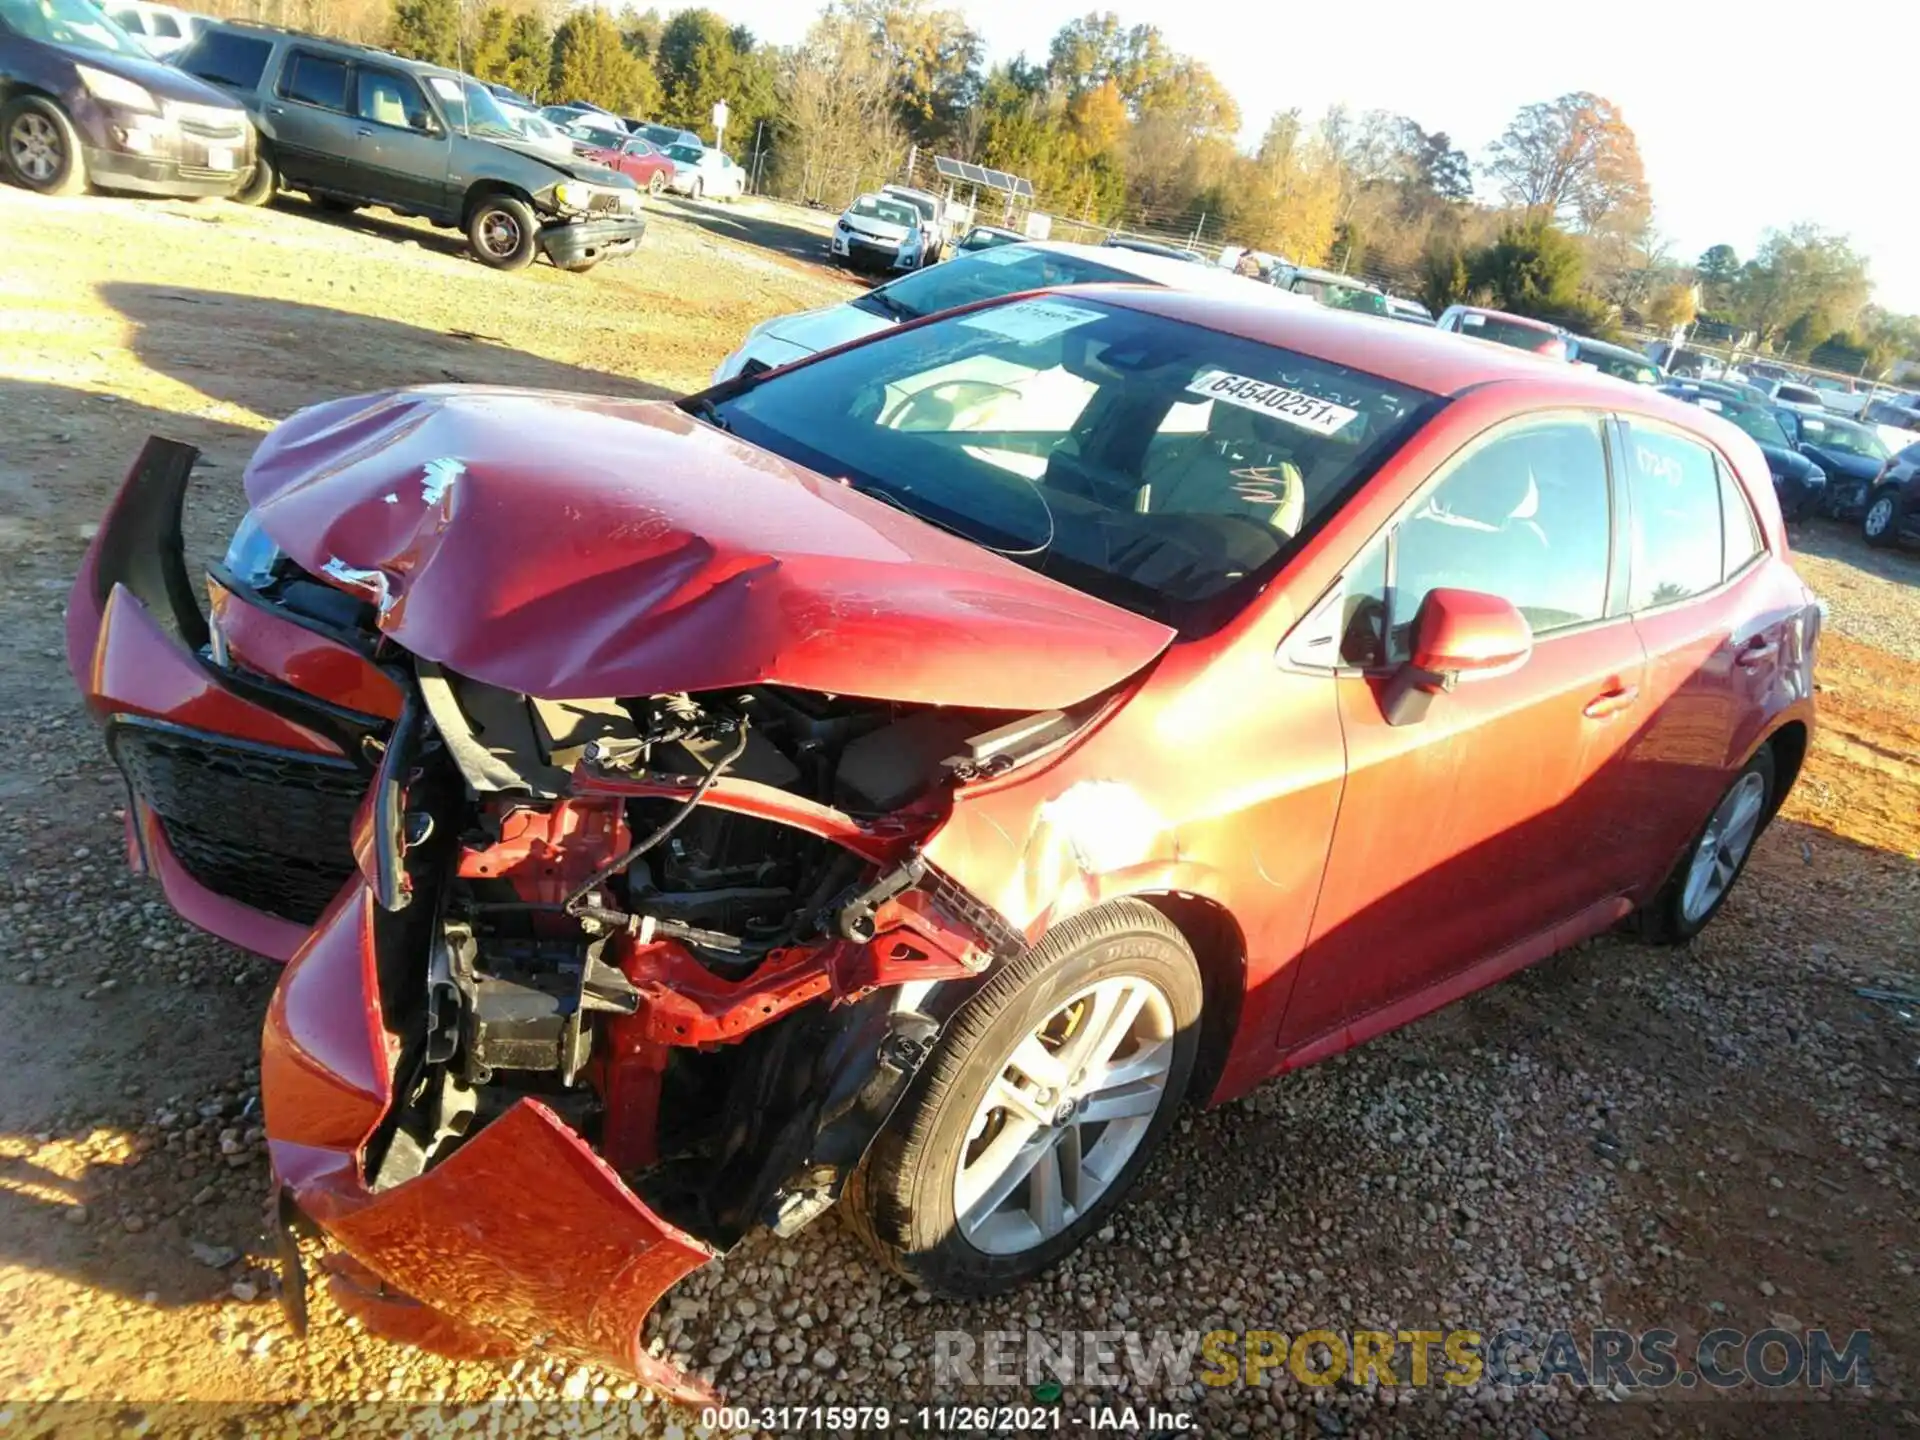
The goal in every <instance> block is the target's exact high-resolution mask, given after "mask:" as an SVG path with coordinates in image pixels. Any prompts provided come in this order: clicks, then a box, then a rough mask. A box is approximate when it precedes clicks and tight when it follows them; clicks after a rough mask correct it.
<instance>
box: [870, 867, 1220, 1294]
mask: <svg viewBox="0 0 1920 1440" xmlns="http://www.w3.org/2000/svg"><path fill="white" fill-rule="evenodd" d="M1200 1006H1201V982H1200V970H1199V966H1198V965H1197V964H1196V963H1195V961H1194V957H1193V951H1192V950H1191V949H1190V948H1189V947H1188V945H1187V942H1186V941H1185V939H1184V938H1182V936H1181V934H1180V932H1179V931H1178V930H1177V929H1176V928H1175V927H1174V926H1173V924H1172V922H1171V921H1169V920H1168V919H1167V918H1166V917H1165V916H1164V915H1162V914H1161V913H1160V912H1159V911H1157V910H1155V909H1154V908H1153V907H1152V906H1150V905H1147V904H1145V903H1143V902H1141V901H1137V900H1123V901H1120V902H1117V903H1115V904H1113V905H1109V906H1103V907H1102V908H1101V909H1099V910H1098V911H1095V912H1092V913H1090V914H1087V915H1082V916H1076V917H1075V918H1073V919H1071V920H1068V921H1065V922H1063V923H1062V924H1060V925H1058V926H1056V927H1055V928H1054V929H1053V930H1051V931H1049V932H1048V934H1047V937H1046V939H1045V940H1043V941H1042V942H1041V943H1040V944H1039V945H1038V946H1036V947H1035V948H1034V949H1033V950H1031V951H1029V952H1028V953H1027V954H1025V955H1023V956H1021V957H1020V958H1019V959H1018V960H1016V961H1014V962H1013V963H1012V964H1011V965H1009V966H1008V967H1007V968H1006V969H1004V970H1003V971H1001V972H1000V973H999V974H997V975H995V976H993V977H992V978H991V979H989V980H988V981H987V982H986V984H985V985H984V986H983V987H982V988H981V990H980V991H979V993H978V994H976V995H974V996H973V997H972V998H971V999H969V1000H968V1001H967V1003H966V1004H965V1006H964V1007H963V1008H962V1009H961V1010H960V1012H959V1013H958V1014H957V1015H956V1016H955V1017H954V1019H953V1020H952V1022H951V1023H950V1024H949V1025H948V1027H947V1031H946V1033H945V1034H944V1035H943V1036H942V1037H941V1040H940V1044H939V1046H938V1048H937V1049H936V1050H935V1052H934V1054H933V1056H932V1058H931V1059H930V1060H929V1061H928V1062H927V1065H926V1067H925V1069H923V1070H922V1071H921V1073H920V1075H919V1077H918V1078H917V1079H916V1080H915V1082H914V1085H913V1088H912V1089H911V1090H910V1091H909V1092H908V1094H907V1098H906V1099H905V1100H904V1101H902V1103H901V1105H900V1108H899V1109H898V1110H897V1111H896V1112H895V1113H894V1115H893V1117H892V1119H891V1120H889V1121H888V1123H887V1127H886V1128H885V1129H884V1130H883V1131H882V1132H881V1134H880V1136H879V1137H878V1138H877V1139H876V1140H875V1141H874V1145H873V1148H872V1150H870V1151H869V1152H868V1154H867V1158H866V1160H865V1162H864V1163H863V1164H862V1165H861V1167H860V1169H859V1170H858V1171H856V1172H855V1174H854V1177H853V1181H852V1184H851V1185H850V1186H849V1187H848V1196H847V1199H848V1204H847V1207H846V1210H847V1218H848V1221H849V1223H850V1224H851V1225H852V1227H853V1229H854V1230H855V1231H856V1232H857V1233H859V1234H860V1235H861V1236H862V1238H864V1239H865V1240H866V1241H867V1243H868V1244H869V1245H870V1246H872V1248H873V1249H874V1250H875V1251H876V1253H877V1254H878V1255H879V1256H880V1258H881V1259H882V1260H883V1261H885V1262H886V1263H887V1264H888V1265H889V1266H891V1267H892V1268H893V1269H894V1270H895V1271H897V1272H899V1273H900V1274H902V1275H904V1276H906V1277H907V1278H909V1279H911V1280H914V1281H916V1282H917V1283H919V1284H921V1285H923V1286H925V1287H926V1288H928V1289H930V1290H934V1291H937V1292H939V1293H941V1294H946V1295H955V1296H975V1295H985V1294H991V1293H993V1292H995V1291H999V1290H1004V1289H1006V1288H1008V1287H1009V1286H1012V1285H1017V1284H1019V1283H1020V1282H1022V1281H1024V1280H1027V1279H1030V1278H1032V1277H1033V1276H1035V1275H1037V1274H1039V1273H1040V1272H1041V1271H1042V1270H1044V1269H1046V1268H1047V1267H1048V1266H1049V1265H1052V1264H1053V1263H1054V1262H1055V1261H1057V1260H1059V1259H1061V1258H1062V1257H1063V1256H1065V1255H1067V1254H1068V1253H1069V1252H1071V1251H1072V1250H1074V1249H1075V1248H1077V1247H1078V1246H1079V1245H1080V1244H1081V1243H1082V1242H1083V1241H1084V1240H1085V1239H1086V1237H1087V1236H1088V1235H1090V1234H1091V1233H1092V1232H1093V1231H1094V1230H1095V1229H1097V1228H1098V1227H1099V1226H1100V1225H1101V1224H1102V1223H1103V1222H1104V1220H1105V1218H1106V1217H1107V1216H1108V1215H1109V1214H1111V1213H1112V1212H1113V1211H1114V1209H1115V1208H1116V1207H1118V1205H1119V1204H1120V1202H1121V1200H1122V1199H1123V1198H1124V1196H1125V1195H1126V1192H1127V1190H1128V1189H1129V1188H1130V1187H1131V1186H1132V1184H1133V1182H1134V1180H1135V1179H1136V1177H1137V1176H1138V1175H1139V1172H1140V1170H1141V1167H1142V1166H1144V1165H1145V1164H1146V1161H1147V1158H1148V1156H1150V1155H1151V1154H1152V1153H1153V1152H1154V1150H1155V1149H1156V1148H1158V1146H1159V1145H1160V1143H1161V1141H1162V1140H1163V1139H1164V1138H1165V1136H1166V1132H1167V1129H1168V1128H1169V1127H1170V1126H1171V1125H1172V1124H1173V1121H1174V1117H1175V1115H1176V1113H1177V1112H1178V1110H1179V1108H1180V1100H1181V1096H1182V1095H1183V1093H1184V1092H1185V1090H1186V1086H1187V1080H1188V1078H1189V1076H1190V1075H1191V1074H1192V1071H1193V1063H1194V1056H1195V1053H1196V1051H1197V1050H1198V1048H1199V1033H1200V1031H1199V1023H1200Z"/></svg>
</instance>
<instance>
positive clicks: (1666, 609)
mask: <svg viewBox="0 0 1920 1440" xmlns="http://www.w3.org/2000/svg"><path fill="white" fill-rule="evenodd" d="M1619 434H1620V437H1621V441H1620V449H1621V454H1622V457H1623V461H1624V463H1623V464H1622V466H1621V472H1622V475H1623V477H1624V479H1625V482H1626V484H1625V491H1626V504H1627V510H1628V523H1627V528H1628V534H1629V536H1630V542H1629V545H1628V554H1627V562H1628V571H1629V582H1628V601H1629V604H1630V606H1631V608H1632V610H1633V617H1634V627H1635V629H1636V630H1637V631H1638V632H1639V634H1640V638H1641V641H1642V643H1643V644H1644V645H1645V646H1646V650H1647V687H1646V701H1647V723H1646V724H1645V726H1644V727H1643V728H1642V729H1641V731H1640V732H1639V734H1638V736H1637V737H1636V739H1635V742H1634V749H1633V755H1632V762H1633V767H1634V769H1635V772H1636V774H1637V776H1638V780H1637V783H1638V785H1639V787H1640V789H1641V791H1642V793H1643V794H1644V796H1645V797H1646V804H1645V805H1644V806H1643V807H1641V808H1640V809H1639V810H1638V812H1637V816H1636V827H1635V829H1636V836H1635V842H1634V849H1635V852H1636V853H1637V854H1639V855H1640V856H1641V857H1642V858H1643V865H1644V867H1645V870H1644V874H1643V877H1642V883H1643V886H1644V887H1645V888H1651V886H1653V885H1654V884H1657V883H1658V881H1659V880H1660V878H1661V877H1662V876H1663V875H1664V874H1665V873H1666V870H1667V868H1668V866H1669V865H1670V864H1671V862H1672V860H1673V858H1674V857H1675V855H1677V854H1678V853H1679V851H1680V849H1681V847H1682V846H1684V845H1685V844H1686V843H1687V842H1688V841H1689V840H1691V839H1692V837H1693V834H1694V832H1695V831H1696V830H1698V829H1699V827H1700V826H1701V825H1702V824H1703V823H1704V822H1705V821H1706V818H1707V816H1708V814H1709V813H1710V812H1711V811H1712V809H1713V807H1714V806H1715V805H1716V804H1717V803H1719V799H1720V795H1721V793H1722V792H1723V791H1724V790H1725V789H1726V787H1727V784H1728V782H1729V781H1730V779H1731V778H1732V773H1733V771H1734V769H1735V768H1736V767H1738V766H1739V765H1741V764H1744V763H1745V761H1746V756H1747V752H1748V751H1749V750H1751V749H1752V748H1753V746H1754V745H1755V744H1756V743H1758V741H1759V739H1760V730H1761V726H1762V724H1763V723H1764V718H1765V716H1766V715H1767V714H1768V713H1770V708H1771V707H1770V706H1769V705H1768V703H1767V699H1766V697H1767V696H1768V695H1769V694H1770V693H1771V692H1773V691H1774V690H1775V688H1776V687H1777V686H1778V685H1780V684H1781V683H1782V679H1783V672H1784V671H1785V670H1786V669H1787V668H1788V666H1789V663H1790V656H1791V651H1790V646H1791V640H1790V637H1789V634H1788V631H1789V629H1790V627H1791V624H1792V619H1793V612H1792V609H1791V607H1789V606H1786V605H1781V604H1777V603H1776V602H1775V601H1774V599H1773V598H1771V597H1770V596H1769V595H1768V594H1767V593H1766V592H1767V578H1766V577H1767V572H1766V568H1765V567H1764V566H1761V565H1759V564H1757V563H1756V562H1757V561H1758V559H1759V557H1760V555H1761V553H1762V550H1761V542H1760V532H1759V527H1758V525H1757V523H1756V521H1755V520H1754V517H1753V514H1752V512H1751V510H1750V508H1749V507H1748V504H1747V500H1746V496H1745V494H1744V493H1743V492H1742V491H1741V489H1740V487H1739V485H1738V483H1737V482H1736V481H1735V480H1734V478H1733V475H1732V472H1731V471H1730V470H1729V468H1728V467H1727V464H1726V461H1725V460H1724V459H1723V458H1721V457H1720V456H1719V455H1718V454H1717V452H1715V451H1714V450H1713V449H1712V448H1711V447H1709V446H1708V445H1706V444H1705V443H1704V442H1702V441H1700V440H1698V439H1696V438H1694V437H1693V436H1690V435H1688V434H1686V433H1685V432H1684V431H1681V430H1677V429H1669V428H1668V427H1666V426H1664V425H1661V424H1659V423H1658V422H1656V421H1652V420H1645V419H1641V418H1639V417H1637V416H1636V417H1633V418H1632V419H1630V420H1623V421H1622V422H1621V424H1620V428H1619Z"/></svg>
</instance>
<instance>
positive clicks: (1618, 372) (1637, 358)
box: [1567, 335, 1661, 385]
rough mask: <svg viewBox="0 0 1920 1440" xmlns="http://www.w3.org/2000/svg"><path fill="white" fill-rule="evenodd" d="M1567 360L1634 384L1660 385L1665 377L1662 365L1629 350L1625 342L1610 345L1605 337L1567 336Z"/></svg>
mask: <svg viewBox="0 0 1920 1440" xmlns="http://www.w3.org/2000/svg"><path fill="white" fill-rule="evenodd" d="M1567 359H1568V361H1570V362H1571V363H1572V364H1575V365H1586V366H1589V367H1590V368H1592V369H1595V370H1598V371H1599V372H1600V373H1601V374H1602V375H1611V376H1613V378H1614V379H1616V380H1625V381H1628V382H1629V383H1631V384H1634V385H1658V384H1659V383H1660V380H1661V375H1660V367H1659V366H1657V365H1655V364H1654V363H1653V361H1651V360H1649V359H1648V358H1647V357H1646V356H1645V355H1642V354H1641V353H1640V352H1639V351H1638V350H1629V349H1627V348H1626V347H1625V346H1624V345H1609V344H1607V342H1606V341H1604V340H1592V339H1589V338H1588V337H1587V336H1585V335H1569V336H1568V337H1567Z"/></svg>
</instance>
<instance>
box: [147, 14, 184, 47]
mask: <svg viewBox="0 0 1920 1440" xmlns="http://www.w3.org/2000/svg"><path fill="white" fill-rule="evenodd" d="M153 33H154V34H156V35H158V36H159V37H160V38H161V39H163V40H178V39H179V38H180V23H179V21H177V20H175V19H174V18H173V17H172V16H171V15H167V14H164V13H156V14H155V15H154V17H153Z"/></svg>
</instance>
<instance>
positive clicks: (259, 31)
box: [207, 19, 479, 84]
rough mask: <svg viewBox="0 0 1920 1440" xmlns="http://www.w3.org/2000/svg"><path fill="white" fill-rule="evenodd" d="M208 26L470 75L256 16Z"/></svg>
mask: <svg viewBox="0 0 1920 1440" xmlns="http://www.w3.org/2000/svg"><path fill="white" fill-rule="evenodd" d="M207 28H208V29H210V30H233V31H238V32H239V33H241V34H248V35H255V36H257V37H259V38H260V39H262V40H285V41H289V42H291V43H293V44H296V45H303V46H311V47H313V48H315V49H320V50H337V51H342V52H344V53H346V54H349V55H355V56H364V57H365V58H367V59H369V60H378V61H379V62H380V63H381V64H382V65H387V66H391V67H392V68H393V69H395V70H405V71H406V72H408V73H409V74H412V75H444V76H445V77H446V78H447V79H449V80H460V81H464V80H466V79H467V78H468V77H467V76H465V75H462V74H461V73H460V72H459V71H458V70H449V69H447V67H446V66H444V65H430V64H428V63H427V62H426V61H425V60H410V59H408V58H407V57H406V56H405V55H396V54H394V53H393V52H392V51H391V50H377V49H375V48H374V47H373V46H371V45H359V44H356V43H355V42H353V41H351V40H335V39H334V38H332V37H331V36H329V35H315V34H312V33H311V32H309V31H306V30H290V29H288V28H287V27H286V26H284V25H262V24H260V23H259V22H257V21H254V20H217V19H209V20H208V21H207ZM474 83H475V84H478V83H479V82H478V81H475V82H474Z"/></svg>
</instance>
